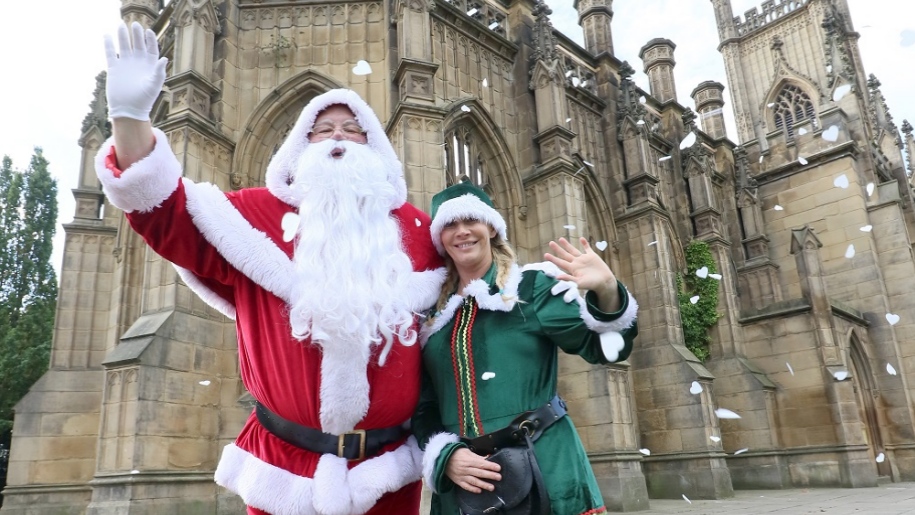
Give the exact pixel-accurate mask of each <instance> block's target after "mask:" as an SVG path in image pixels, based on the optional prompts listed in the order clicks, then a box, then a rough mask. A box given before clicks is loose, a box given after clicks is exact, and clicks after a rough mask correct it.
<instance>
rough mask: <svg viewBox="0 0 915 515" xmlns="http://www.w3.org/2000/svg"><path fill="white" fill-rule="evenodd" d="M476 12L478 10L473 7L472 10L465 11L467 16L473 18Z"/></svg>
mask: <svg viewBox="0 0 915 515" xmlns="http://www.w3.org/2000/svg"><path fill="white" fill-rule="evenodd" d="M477 11H478V9H477V8H476V7H474V8H473V9H471V10H469V11H467V16H473V15H474V14H476V13H477Z"/></svg>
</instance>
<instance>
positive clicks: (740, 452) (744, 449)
mask: <svg viewBox="0 0 915 515" xmlns="http://www.w3.org/2000/svg"><path fill="white" fill-rule="evenodd" d="M749 450H750V449H748V448H746V447H744V448H743V449H737V450H736V451H734V456H737V455H738V454H743V453H745V452H747V451H749Z"/></svg>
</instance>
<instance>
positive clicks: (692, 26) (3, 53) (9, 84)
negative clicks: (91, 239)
mask: <svg viewBox="0 0 915 515" xmlns="http://www.w3.org/2000/svg"><path fill="white" fill-rule="evenodd" d="M547 3H548V4H549V6H550V7H551V8H552V9H553V15H552V17H551V18H552V21H553V25H554V26H555V27H556V29H558V30H560V31H562V32H563V33H565V34H566V35H567V36H569V37H570V38H572V39H573V40H575V41H577V42H578V43H579V44H581V43H582V35H581V29H580V28H579V27H578V25H577V20H578V16H577V14H576V12H575V10H574V9H573V7H572V5H573V2H572V0H562V1H561V2H560V1H557V0H547ZM731 3H732V5H733V8H734V14H735V15H737V14H741V15H742V13H744V12H745V11H746V10H748V9H751V8H753V7H755V6H757V5H759V4H761V3H762V0H732V2H731ZM848 3H849V7H850V9H851V13H852V20H853V23H854V25H855V28H856V30H858V32H860V33H861V39H860V42H859V44H860V48H861V54H862V58H863V61H864V66H865V69H866V71H867V73H873V74H875V75H876V76H877V77H878V78H879V79H880V81H881V82H882V83H883V86H882V91H883V93H884V95H885V96H886V98H887V103H888V104H889V106H890V110H891V113H892V114H893V116H894V118H895V120H896V123H897V125H901V124H902V120H903V119H909V120H910V121H912V122H913V123H915V95H913V94H912V88H913V86H912V85H915V0H848ZM0 5H2V7H0V63H2V66H3V67H2V71H3V73H2V76H0V77H2V79H0V155H9V156H10V157H11V158H12V159H13V166H14V167H15V168H18V169H24V168H25V167H26V166H27V165H28V163H29V159H30V158H31V155H32V151H33V148H34V147H42V149H43V151H44V155H45V157H46V158H47V159H48V161H49V162H50V169H51V173H52V175H54V176H55V177H56V178H57V180H58V189H59V192H60V193H59V195H58V199H59V213H60V217H59V220H58V222H59V223H58V234H57V237H56V238H55V241H54V255H53V257H52V260H53V264H54V266H55V268H56V269H57V270H60V266H61V261H62V248H63V229H62V228H61V227H60V224H62V223H68V222H71V221H72V220H73V213H74V209H75V202H74V200H73V195H72V193H71V192H70V190H71V189H73V188H75V187H76V185H77V175H78V173H79V163H80V156H81V148H80V147H79V145H78V143H77V140H78V139H79V136H80V129H81V126H82V120H83V118H84V117H85V116H86V114H87V113H88V112H89V103H90V102H91V101H92V92H93V90H94V89H95V76H96V75H98V73H99V72H101V71H102V70H104V69H105V57H104V50H103V46H102V41H103V37H104V35H105V34H114V33H115V31H116V29H117V25H118V23H119V22H120V14H119V8H120V5H121V2H120V0H80V1H76V0H43V1H40V2H39V1H34V0H33V1H22V2H14V1H11V0H2V4H0ZM613 11H614V17H613V28H612V30H613V42H614V48H615V52H616V55H617V57H619V58H620V59H621V60H627V61H629V63H630V64H631V65H632V66H633V68H635V69H636V70H637V71H638V73H637V74H636V76H635V77H634V79H635V80H636V82H637V83H638V84H639V85H640V86H641V87H642V88H644V89H645V90H648V80H647V77H646V76H645V74H644V73H642V72H641V70H642V63H641V60H640V59H639V58H638V53H639V49H641V47H642V46H643V45H644V44H645V43H646V42H648V41H649V40H651V39H653V38H656V37H663V38H667V39H670V40H672V41H673V42H674V43H676V44H677V49H676V54H675V58H676V62H677V65H676V68H675V78H676V80H675V82H676V84H677V95H678V98H679V101H680V103H682V104H684V105H687V106H689V107H692V108H693V109H695V106H694V105H693V103H692V99H691V98H690V97H689V94H690V92H692V90H693V88H695V87H696V85H698V84H699V83H700V82H703V81H706V80H716V81H718V82H721V83H722V84H724V85H725V86H726V87H727V86H728V84H727V79H726V77H725V72H724V65H723V61H722V58H721V55H720V54H719V53H718V51H717V47H718V31H717V29H716V27H715V16H714V12H713V11H712V5H711V2H710V0H616V1H615V2H614V3H613ZM728 95H729V91H725V98H726V99H727V101H728V102H727V104H725V114H726V123H727V125H728V135H729V136H730V137H731V138H732V139H735V140H736V137H737V133H736V130H735V128H734V123H733V114H732V112H731V110H730V105H729V104H730V97H729V96H728Z"/></svg>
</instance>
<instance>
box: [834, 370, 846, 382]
mask: <svg viewBox="0 0 915 515" xmlns="http://www.w3.org/2000/svg"><path fill="white" fill-rule="evenodd" d="M832 376H833V377H835V378H836V381H844V380H846V379H848V370H839V371H837V372H836V373H834V374H833V375H832Z"/></svg>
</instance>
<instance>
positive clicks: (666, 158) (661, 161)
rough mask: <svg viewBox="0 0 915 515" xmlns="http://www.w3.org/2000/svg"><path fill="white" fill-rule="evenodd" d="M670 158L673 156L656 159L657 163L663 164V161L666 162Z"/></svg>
mask: <svg viewBox="0 0 915 515" xmlns="http://www.w3.org/2000/svg"><path fill="white" fill-rule="evenodd" d="M671 158H673V156H664V157H662V158H661V159H658V162H659V163H663V162H664V161H667V160H668V159H671Z"/></svg>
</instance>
